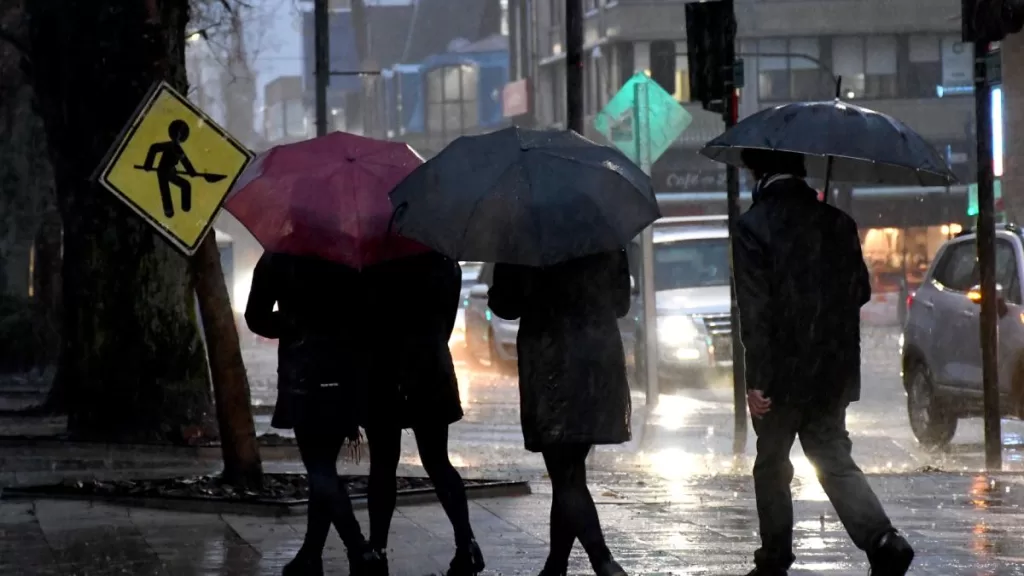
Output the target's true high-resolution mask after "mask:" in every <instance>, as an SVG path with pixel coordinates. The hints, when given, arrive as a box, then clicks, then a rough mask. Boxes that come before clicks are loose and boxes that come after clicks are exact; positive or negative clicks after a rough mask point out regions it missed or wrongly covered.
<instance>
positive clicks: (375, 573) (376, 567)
mask: <svg viewBox="0 0 1024 576" xmlns="http://www.w3.org/2000/svg"><path fill="white" fill-rule="evenodd" d="M366 574H367V576H390V574H389V570H388V555H387V554H386V553H385V552H384V551H383V550H374V551H373V553H372V555H371V556H370V560H369V562H368V563H367V571H366Z"/></svg>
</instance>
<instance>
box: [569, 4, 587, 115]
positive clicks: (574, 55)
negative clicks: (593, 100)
mask: <svg viewBox="0 0 1024 576" xmlns="http://www.w3.org/2000/svg"><path fill="white" fill-rule="evenodd" d="M565 103H566V117H567V118H566V128H568V129H570V130H575V131H576V132H578V133H579V134H582V133H583V0H566V3H565Z"/></svg>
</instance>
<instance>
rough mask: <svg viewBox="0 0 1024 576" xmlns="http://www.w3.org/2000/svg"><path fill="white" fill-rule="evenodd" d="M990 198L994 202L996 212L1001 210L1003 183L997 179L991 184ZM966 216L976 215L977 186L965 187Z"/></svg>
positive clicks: (969, 185)
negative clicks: (992, 198)
mask: <svg viewBox="0 0 1024 576" xmlns="http://www.w3.org/2000/svg"><path fill="white" fill-rule="evenodd" d="M992 196H993V197H994V198H995V201H996V212H1000V211H1002V209H1003V206H1002V204H1003V183H1002V181H1000V180H999V179H998V178H997V179H995V180H994V181H993V182H992ZM967 215H968V216H977V215H978V185H977V184H976V183H975V184H968V186H967Z"/></svg>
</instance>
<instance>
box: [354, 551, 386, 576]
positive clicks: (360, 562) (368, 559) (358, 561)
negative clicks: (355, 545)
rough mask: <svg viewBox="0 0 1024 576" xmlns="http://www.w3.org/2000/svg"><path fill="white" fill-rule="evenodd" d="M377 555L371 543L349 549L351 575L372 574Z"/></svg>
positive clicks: (366, 575) (362, 575)
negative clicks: (371, 569)
mask: <svg viewBox="0 0 1024 576" xmlns="http://www.w3.org/2000/svg"><path fill="white" fill-rule="evenodd" d="M375 555H376V552H374V551H373V550H372V549H371V548H370V545H369V544H366V545H364V546H360V547H359V549H357V550H349V551H348V573H349V576H370V575H371V574H372V572H370V568H371V566H372V565H373V559H374V557H375ZM385 566H387V563H385Z"/></svg>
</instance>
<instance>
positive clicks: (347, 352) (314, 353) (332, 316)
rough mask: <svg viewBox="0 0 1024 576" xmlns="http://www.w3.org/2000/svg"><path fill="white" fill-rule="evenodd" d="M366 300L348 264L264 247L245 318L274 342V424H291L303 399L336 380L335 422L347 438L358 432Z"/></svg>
mask: <svg viewBox="0 0 1024 576" xmlns="http://www.w3.org/2000/svg"><path fill="white" fill-rule="evenodd" d="M365 301H366V295H365V290H364V286H363V281H362V279H361V277H360V274H359V272H357V271H356V270H353V269H351V268H348V267H346V266H342V265H340V264H334V263H331V262H327V261H324V260H320V259H315V258H303V257H297V256H290V255H287V254H275V253H269V252H268V253H264V255H263V256H262V257H261V258H260V260H259V262H257V264H256V268H255V270H253V276H252V287H251V288H250V290H249V301H248V303H247V304H246V307H245V321H246V324H248V326H249V329H250V330H252V331H253V333H255V334H258V335H260V336H263V337H264V338H271V339H277V340H278V348H277V358H278V366H277V388H278V397H277V405H276V406H275V408H274V416H273V419H272V421H271V424H272V425H273V426H274V427H275V428H292V427H294V426H295V419H296V417H297V414H298V408H300V407H301V406H300V405H301V401H302V400H303V399H305V398H306V397H310V398H313V399H314V401H315V400H316V398H315V396H316V393H317V392H318V390H319V389H320V386H321V385H323V384H330V383H337V384H339V386H340V387H341V388H343V392H344V393H343V394H341V397H342V398H344V400H345V402H344V406H340V407H338V408H339V413H338V414H337V422H338V425H339V426H341V427H344V428H345V429H346V433H347V435H349V436H350V437H351V436H352V434H353V431H355V432H358V430H357V427H358V426H359V425H360V424H362V420H363V419H364V416H365V409H366V373H367V368H368V362H367V356H366V344H365V342H364V340H365V338H364V336H365V326H366V323H367V322H366V308H365V306H364V305H363V304H364V302H365ZM275 303H276V304H277V308H278V309H277V310H276V311H275V310H274V304H275Z"/></svg>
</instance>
